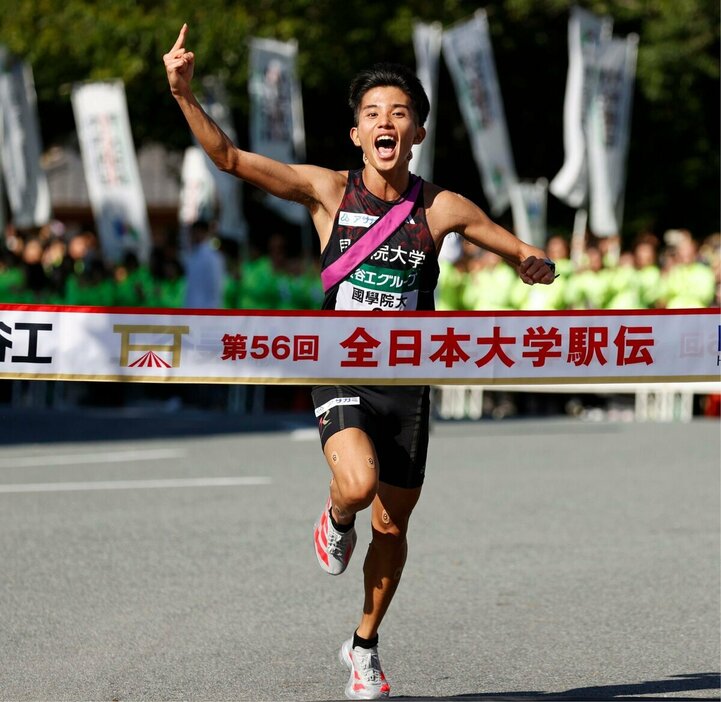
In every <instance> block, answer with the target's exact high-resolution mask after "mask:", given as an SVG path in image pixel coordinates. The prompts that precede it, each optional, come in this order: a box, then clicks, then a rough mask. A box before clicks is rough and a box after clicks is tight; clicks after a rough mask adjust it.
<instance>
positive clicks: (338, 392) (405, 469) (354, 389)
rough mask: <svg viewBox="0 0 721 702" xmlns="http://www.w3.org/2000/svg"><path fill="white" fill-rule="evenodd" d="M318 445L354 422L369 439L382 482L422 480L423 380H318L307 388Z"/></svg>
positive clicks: (426, 402) (406, 484)
mask: <svg viewBox="0 0 721 702" xmlns="http://www.w3.org/2000/svg"><path fill="white" fill-rule="evenodd" d="M312 396H313V405H314V406H315V414H316V417H317V418H318V431H319V432H320V441H321V445H322V446H323V447H325V442H326V441H328V439H329V438H330V437H331V436H333V434H335V433H336V432H339V431H342V430H343V429H348V428H349V427H355V428H357V429H362V430H363V431H364V432H365V433H366V434H368V436H369V437H370V438H371V441H372V442H373V445H374V447H375V450H376V454H377V456H378V463H379V471H380V473H379V478H380V480H381V481H383V482H384V483H387V484H388V485H393V486H395V487H402V488H416V487H420V486H421V485H423V477H424V475H425V470H426V457H427V455H428V418H429V413H430V399H429V398H430V388H429V387H428V386H427V385H398V386H395V385H394V386H388V385H378V386H357V385H318V386H316V387H314V388H313V390H312Z"/></svg>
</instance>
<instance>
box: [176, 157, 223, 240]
mask: <svg viewBox="0 0 721 702" xmlns="http://www.w3.org/2000/svg"><path fill="white" fill-rule="evenodd" d="M208 161H209V159H208V157H207V156H206V154H205V152H204V151H203V150H202V149H201V148H200V147H198V146H189V147H188V148H187V149H186V150H185V153H184V154H183V165H182V167H181V169H180V207H179V210H178V220H179V221H180V224H181V226H182V227H189V226H190V225H191V224H193V222H197V221H198V220H206V221H210V220H212V219H215V202H216V193H215V180H214V178H213V172H212V171H213V170H218V169H217V168H215V167H213V168H211V167H210V166H209V165H208Z"/></svg>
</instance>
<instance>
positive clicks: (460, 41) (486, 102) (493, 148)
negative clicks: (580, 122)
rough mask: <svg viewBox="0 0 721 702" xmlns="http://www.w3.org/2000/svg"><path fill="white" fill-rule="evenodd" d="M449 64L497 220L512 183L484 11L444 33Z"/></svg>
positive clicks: (507, 201)
mask: <svg viewBox="0 0 721 702" xmlns="http://www.w3.org/2000/svg"><path fill="white" fill-rule="evenodd" d="M443 54H444V56H445V58H446V63H447V64H448V70H449V71H450V74H451V78H452V80H453V84H454V86H455V89H456V94H457V96H458V102H459V106H460V109H461V114H462V115H463V120H464V122H465V124H466V129H467V130H468V135H469V138H470V139H471V146H472V149H473V155H474V157H475V160H476V164H477V166H478V169H479V171H480V172H481V181H482V184H483V191H484V193H485V194H486V197H487V198H488V202H489V205H490V208H491V212H492V213H493V214H494V215H499V214H501V213H502V212H504V211H505V210H506V209H507V208H508V205H509V204H510V193H509V190H510V186H511V184H512V183H514V182H515V181H516V168H515V165H514V163H513V154H512V152H511V144H510V140H509V138H508V130H507V128H506V116H505V113H504V110H503V101H502V99H501V91H500V88H499V85H498V77H497V76H496V68H495V63H494V60H493V49H492V47H491V39H490V35H489V32H488V20H487V18H486V13H485V12H484V11H483V10H478V11H477V12H476V13H475V14H474V16H473V17H472V18H471V19H470V20H467V21H465V22H463V23H461V24H458V25H456V26H454V27H452V28H450V29H449V30H447V31H446V32H444V33H443Z"/></svg>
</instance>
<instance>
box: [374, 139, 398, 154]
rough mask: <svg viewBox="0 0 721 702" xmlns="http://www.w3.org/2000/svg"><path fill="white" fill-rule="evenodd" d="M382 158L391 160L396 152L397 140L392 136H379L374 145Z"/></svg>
mask: <svg viewBox="0 0 721 702" xmlns="http://www.w3.org/2000/svg"><path fill="white" fill-rule="evenodd" d="M374 146H375V147H376V151H377V152H378V155H379V156H380V157H381V158H391V157H392V156H393V154H394V152H395V150H396V140H395V139H394V138H393V137H392V136H388V135H384V136H379V137H378V138H377V139H376V140H375V143H374Z"/></svg>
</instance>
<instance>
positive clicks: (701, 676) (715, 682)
mask: <svg viewBox="0 0 721 702" xmlns="http://www.w3.org/2000/svg"><path fill="white" fill-rule="evenodd" d="M700 690H708V691H709V693H711V694H710V695H709V696H708V697H699V696H694V697H684V696H683V695H681V696H671V695H673V694H674V693H684V692H693V691H700ZM719 690H721V673H691V674H686V675H673V676H671V677H670V678H667V679H665V680H647V681H644V682H641V683H632V684H624V685H598V686H593V687H579V688H575V689H573V690H566V691H565V692H537V691H526V692H520V691H519V692H487V693H486V692H483V693H468V694H461V695H453V696H450V697H404V696H399V697H395V696H392V697H391V699H394V700H399V701H401V700H402V701H403V702H493V701H494V700H498V701H499V702H540V701H541V700H542V701H543V702H551V701H552V700H563V702H573V701H574V700H614V701H622V700H638V699H643V700H674V702H681V701H682V700H718V699H719V695H718V692H719ZM714 692H716V693H717V694H715V695H713V693H714ZM638 695H643V697H642V698H639V697H637V696H638ZM651 695H659V697H653V696H651ZM711 695H713V696H711Z"/></svg>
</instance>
